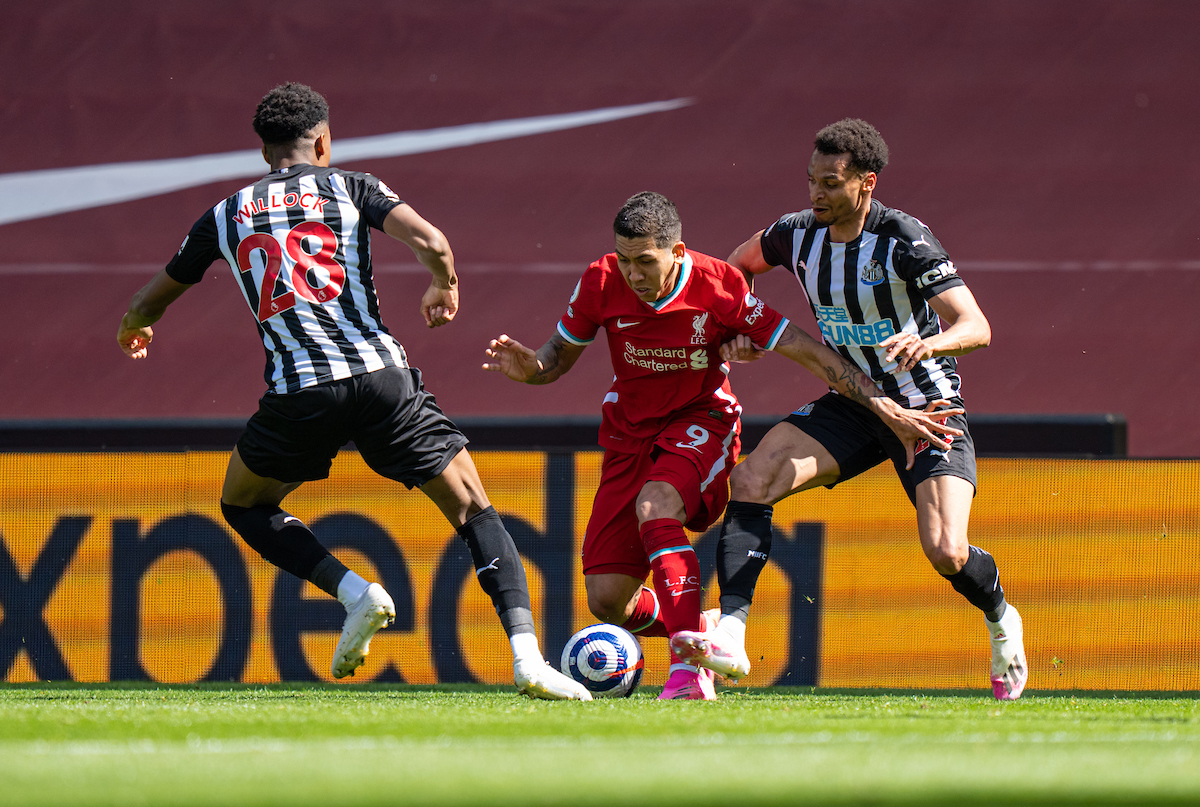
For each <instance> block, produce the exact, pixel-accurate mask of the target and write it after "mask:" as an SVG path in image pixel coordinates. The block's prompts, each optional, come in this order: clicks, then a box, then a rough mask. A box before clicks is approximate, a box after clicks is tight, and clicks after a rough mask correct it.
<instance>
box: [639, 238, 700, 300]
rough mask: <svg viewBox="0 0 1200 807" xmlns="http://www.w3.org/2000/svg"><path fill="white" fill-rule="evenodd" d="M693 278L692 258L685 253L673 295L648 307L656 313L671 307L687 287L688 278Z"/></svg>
mask: <svg viewBox="0 0 1200 807" xmlns="http://www.w3.org/2000/svg"><path fill="white" fill-rule="evenodd" d="M691 276H692V256H691V254H689V253H687V252H685V253H683V262H682V263H680V264H679V277H678V279H676V281H675V288H673V289H671V293H670V294H668V295H667V296H666V297H664V298H662V299H661V300H655V301H654V302H652V303H646V305H648V306H650V307H651V308H653V309H654V310H655V311H662V310H663V309H664V308H666V307H667V306H668V305H670V304H671V303H672V302H673V301H674V300H675V298H676V297H678V296H679V295H680V294H682V293H683V288H684V286H686V285H687V282H688V278H689V277H691Z"/></svg>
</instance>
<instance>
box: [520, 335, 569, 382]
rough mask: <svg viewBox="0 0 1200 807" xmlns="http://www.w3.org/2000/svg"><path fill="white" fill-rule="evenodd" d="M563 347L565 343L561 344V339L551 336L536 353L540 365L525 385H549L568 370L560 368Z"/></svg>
mask: <svg viewBox="0 0 1200 807" xmlns="http://www.w3.org/2000/svg"><path fill="white" fill-rule="evenodd" d="M564 347H566V343H565V342H563V340H562V337H560V336H559V335H558V334H555V335H553V336H551V337H550V339H549V341H547V342H546V344H544V345H542V347H541V349H539V350H538V352H537V359H538V364H539V365H540V367H539V368H538V371H537V372H536V373H534V374H533V375H532V376H531V377H530V378H529V380H527V381H526V382H525V383H526V384H549V383H550V382H551V381H555V380H557V379H558V377H559V376H561V375H562V374H563V373H565V372H566V371H567V370H568V369H570V368H569V367H563V366H562V352H563V348H564Z"/></svg>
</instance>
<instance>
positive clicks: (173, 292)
mask: <svg viewBox="0 0 1200 807" xmlns="http://www.w3.org/2000/svg"><path fill="white" fill-rule="evenodd" d="M191 287H192V286H191V284H189V283H180V282H179V281H178V280H175V279H174V278H172V277H171V276H170V275H168V274H167V273H166V270H163V271H160V272H159V273H158V274H156V275H155V276H154V277H152V278H151V279H150V282H149V283H147V284H146V285H145V286H142V288H141V289H139V290H138V292H137V294H135V295H133V299H132V300H131V301H130V302H129V310H128V311H127V312H125V316H123V317H121V325H120V327H118V328H117V344H118V345H120V346H121V350H122V351H124V353H125V355H126V356H128V357H129V358H131V359H144V358H146V356H147V355H149V353H150V340H151V339H153V338H154V330H153V329H152V328H151V327H150V326H151V325H153V324H154V323H156V322H158V320H159V318H160V317H161V316H162V315H163V313H164V312H165V311H166V310H167V306H169V305H170V304H171V303H173V302H175V301H176V300H178V299H179V297H180V295H182V294H183V293H184V292H185V291H187V290H188V289H190V288H191Z"/></svg>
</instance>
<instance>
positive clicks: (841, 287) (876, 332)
mask: <svg viewBox="0 0 1200 807" xmlns="http://www.w3.org/2000/svg"><path fill="white" fill-rule="evenodd" d="M762 252H763V258H764V259H766V262H767V263H768V264H770V265H771V266H786V267H787V268H788V269H789V270H790V271H791V272H792V274H793V275H795V276H796V279H797V280H798V281H800V285H801V287H802V288H803V289H804V292H805V294H806V295H807V297H808V303H809V305H810V306H812V311H813V314H814V315H815V316H816V318H817V324H818V326H819V327H820V329H821V335H822V337H824V340H825V343H826V344H827V345H829V346H830V347H832V348H833V349H834V350H837V351H838V352H839V353H841V354H842V355H843V356H845V357H846V358H847V359H849V360H850V361H852V362H854V363H855V364H856V365H858V367H859V368H860V369H861V370H862V371H863V372H864V373H866V374H867V375H869V376H870V377H871V378H872V379H873V380H874V381H875V383H876V384H878V385H879V388H880V389H882V390H883V391H884V393H885V394H886V395H887V396H888V397H890V398H892V399H893V400H894V401H896V402H897V403H900V404H902V405H904V406H906V407H909V408H912V409H917V408H921V407H923V406H925V404H927V403H929V402H931V401H936V400H938V399H942V398H947V399H949V398H958V397H961V396H960V395H959V386H960V380H959V377H958V373H957V369H956V368H957V362H956V361H955V359H954V357H952V356H939V357H935V358H932V359H926V360H925V361H923V362H921V363H920V364H918V365H917V366H916V367H914V368H913V369H912V370H910V371H908V372H898V371H897V365H896V362H895V361H891V362H887V363H885V362H884V355H885V353H886V350H885V349H883V348H881V347H880V346H879V343H880V342H882V341H883V340H884V339H887V338H888V337H889V336H891V335H892V334H894V333H896V332H898V331H901V330H903V331H907V332H909V333H915V334H918V335H920V336H922V337H927V336H932V335H933V334H936V333H939V332H940V331H941V322H940V320H939V319H938V316H937V314H936V313H934V310H933V309H932V308H931V307H930V306H929V303H928V302H927V301H928V300H929V299H931V298H932V297H935V296H936V295H938V294H940V293H941V292H943V291H945V290H947V289H950V288H953V287H955V286H961V285H963V281H962V279H961V278H960V277H959V276H958V270H957V269H955V267H954V264H953V263H952V262H951V261H950V258H949V256H947V255H946V251H945V250H944V249H942V245H941V244H940V243H938V240H937V239H936V238H934V237H933V233H931V232H930V231H929V228H928V227H926V226H925V225H924V224H922V223H921V222H920V221H918V220H917V219H915V218H913V217H912V216H910V215H908V214H907V213H903V212H901V211H899V210H893V209H892V208H888V207H885V206H884V205H883V204H881V203H880V202H879V201H876V200H872V201H871V211H870V213H869V214H868V215H867V221H866V226H865V227H864V228H863V232H862V234H861V235H860V236H859V237H858V238H856V239H854V240H853V241H850V242H849V243H845V244H839V243H835V242H832V241H830V240H829V228H828V227H825V226H822V225H820V224H818V223H817V222H816V220H815V218H814V217H813V212H812V211H811V210H805V211H803V212H801V213H790V214H788V215H786V216H784V217H783V218H781V219H779V221H777V222H775V223H774V224H772V225H771V226H770V227H768V228H767V230H766V231H765V232H764V233H763V235H762Z"/></svg>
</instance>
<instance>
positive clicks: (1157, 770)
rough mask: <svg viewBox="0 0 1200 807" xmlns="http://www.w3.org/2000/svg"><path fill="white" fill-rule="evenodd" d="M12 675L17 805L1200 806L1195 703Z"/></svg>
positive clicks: (1, 709) (7, 756)
mask: <svg viewBox="0 0 1200 807" xmlns="http://www.w3.org/2000/svg"><path fill="white" fill-rule="evenodd" d="M655 694H657V693H656V690H654V689H652V688H645V689H643V690H640V691H639V692H638V693H637V694H636V695H635V696H634V697H632V698H630V699H628V700H598V701H594V702H592V703H552V702H545V701H531V700H527V699H525V698H522V697H519V696H517V695H515V694H513V693H512V692H511V691H510V690H503V689H498V688H488V687H411V686H399V685H397V686H384V685H379V686H374V685H360V686H355V685H350V686H333V685H313V686H301V685H276V686H268V687H262V686H243V685H197V686H166V685H156V684H143V685H86V684H12V685H0V804H4V805H8V804H13V805H17V804H20V805H40V804H72V805H94V804H114V805H116V804H120V805H137V804H147V805H160V804H161V805H192V804H195V805H223V804H228V805H253V804H279V805H289V807H301V806H302V805H322V807H335V806H336V805H354V806H355V807H362V806H363V805H372V804H405V805H417V804H472V805H480V804H513V805H516V804H522V805H541V804H571V805H607V806H609V807H611V806H612V805H640V804H680V805H730V806H732V807H741V805H756V804H875V805H890V804H904V805H933V804H938V805H940V804H955V805H960V804H961V805H970V806H971V807H976V805H985V804H996V805H999V804H1004V805H1010V806H1011V805H1024V804H1033V805H1056V806H1060V805H1075V804H1105V805H1107V804H1138V805H1142V804H1198V803H1200V700H1198V699H1196V698H1194V697H1185V696H1168V695H1157V696H1150V697H1146V696H1140V695H1139V696H1134V695H1130V694H1120V695H1112V694H1107V695H1105V694H1100V695H1098V694H1094V693H1093V694H1084V693H1076V694H1066V695H1064V694H1055V695H1045V694H1043V695H1039V694H1038V693H1028V694H1027V695H1026V697H1025V698H1024V699H1022V700H1021V701H1018V702H1015V703H1003V704H1002V703H997V702H995V701H993V700H992V699H991V698H990V697H988V696H985V695H983V694H982V693H912V692H907V693H905V692H872V693H863V692H832V691H828V690H819V689H818V690H809V689H773V690H745V689H727V690H724V691H723V692H722V693H721V697H720V700H719V701H718V702H716V703H695V702H668V703H659V702H658V701H656V700H655V699H654V695H655Z"/></svg>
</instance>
